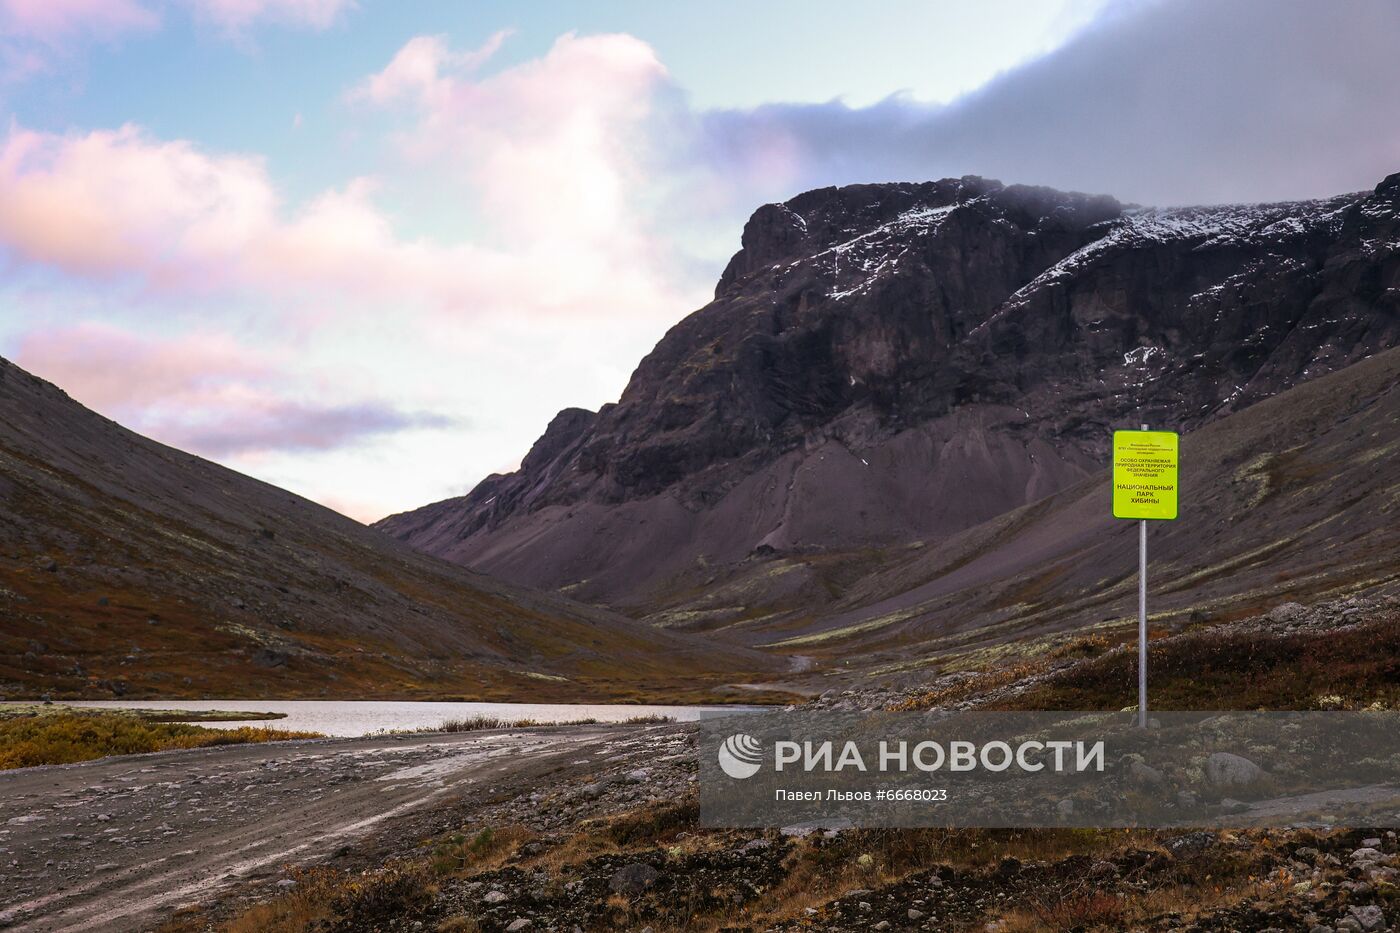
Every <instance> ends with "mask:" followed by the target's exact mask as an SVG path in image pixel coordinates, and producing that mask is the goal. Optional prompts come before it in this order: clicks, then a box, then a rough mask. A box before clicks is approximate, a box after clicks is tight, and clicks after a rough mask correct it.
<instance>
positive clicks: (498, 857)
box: [430, 826, 534, 876]
mask: <svg viewBox="0 0 1400 933" xmlns="http://www.w3.org/2000/svg"><path fill="white" fill-rule="evenodd" d="M532 838H534V834H533V833H531V832H530V831H529V830H527V829H523V828H521V827H518V826H507V827H504V828H502V829H495V828H493V827H490V826H488V827H485V828H483V829H479V830H476V831H475V832H465V833H457V834H455V835H452V836H449V837H448V838H447V839H445V840H443V842H442V843H441V844H440V845H439V846H438V847H437V848H436V849H435V850H434V851H433V856H432V859H431V861H430V865H431V869H432V873H433V874H434V875H438V876H441V875H465V874H471V873H472V872H478V871H488V870H490V869H492V868H496V867H498V866H500V865H501V864H502V863H503V862H505V861H506V860H507V859H509V858H510V857H511V856H513V855H515V853H516V851H517V850H519V848H520V847H521V846H522V845H524V844H525V843H526V842H528V841H529V840H530V839H532Z"/></svg>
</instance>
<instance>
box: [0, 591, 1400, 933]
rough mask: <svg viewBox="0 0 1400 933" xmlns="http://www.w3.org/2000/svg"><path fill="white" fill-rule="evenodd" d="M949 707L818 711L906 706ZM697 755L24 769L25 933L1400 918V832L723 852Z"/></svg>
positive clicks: (1344, 922) (1000, 682) (488, 748)
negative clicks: (705, 803)
mask: <svg viewBox="0 0 1400 933" xmlns="http://www.w3.org/2000/svg"><path fill="white" fill-rule="evenodd" d="M1395 608H1397V607H1396V601H1395V600H1394V599H1393V598H1389V597H1378V598H1374V599H1372V598H1360V597H1352V598H1346V599H1341V600H1335V601H1332V602H1329V603H1324V604H1320V605H1317V606H1314V607H1302V606H1298V605H1295V604H1284V605H1281V606H1278V607H1275V609H1274V610H1273V611H1271V612H1270V613H1269V614H1268V615H1266V616H1264V617H1260V618H1257V619H1249V620H1243V621H1239V622H1231V623H1228V624H1227V625H1221V626H1216V627H1214V628H1211V629H1208V630H1207V631H1206V632H1204V633H1203V632H1199V631H1191V632H1182V633H1179V634H1175V635H1168V636H1165V637H1163V638H1161V639H1157V640H1156V641H1154V646H1155V645H1157V644H1159V643H1171V642H1173V641H1174V640H1187V641H1189V640H1190V639H1192V638H1200V637H1202V635H1203V634H1219V633H1224V634H1225V635H1229V636H1230V637H1234V636H1238V635H1248V636H1250V637H1253V635H1262V636H1266V637H1273V636H1277V637H1278V638H1281V639H1288V638H1299V637H1316V638H1318V639H1321V640H1323V641H1327V642H1337V641H1340V640H1343V639H1345V638H1347V637H1352V636H1356V635H1357V634H1358V633H1360V634H1361V635H1365V633H1366V632H1367V631H1369V630H1368V629H1367V628H1366V626H1368V625H1375V624H1377V622H1376V620H1377V618H1378V617H1384V616H1385V615H1386V614H1387V613H1391V612H1392V611H1393V610H1394V609H1395ZM1114 650H1116V649H1114ZM1111 656H1112V651H1109V652H1107V653H1105V654H1100V655H1099V656H1098V657H1097V658H1080V659H1077V660H1076V659H1074V658H1070V657H1057V658H1055V659H1053V660H1052V661H1051V663H1050V665H1049V669H1048V670H1039V671H1037V672H1035V673H1033V674H1031V675H1027V677H1028V678H1029V679H1030V681H1031V683H1030V684H1029V686H1028V685H1027V684H1024V683H1021V682H1020V681H1021V680H1025V679H1027V678H1017V677H1012V678H1010V679H1008V678H1006V677H1002V676H1001V675H999V674H998V672H996V671H983V672H973V673H971V674H966V673H964V674H960V675H958V676H959V678H960V679H959V680H958V681H957V684H956V685H957V686H958V687H959V689H964V690H966V696H965V698H964V699H961V700H959V701H958V702H959V703H960V704H963V705H965V706H967V707H977V706H981V705H986V704H992V705H995V704H996V703H997V702H1001V701H1005V700H1006V698H1007V697H1016V696H1019V695H1022V694H1021V693H1020V692H1018V691H1025V690H1030V689H1032V688H1034V689H1040V688H1043V687H1044V686H1045V685H1046V684H1048V683H1054V682H1055V681H1056V678H1064V677H1067V676H1070V675H1071V674H1073V673H1074V672H1075V671H1077V670H1079V669H1080V668H1082V667H1084V666H1086V665H1092V664H1095V663H1099V662H1100V661H1101V660H1102V658H1104V657H1111ZM1013 669H1014V670H1019V668H1013ZM940 676H944V677H946V676H950V675H946V674H945V675H940ZM947 687H948V684H941V685H938V689H946V688H947ZM927 690H928V688H925V692H922V693H921V692H919V691H917V690H902V689H901V690H883V691H876V690H864V691H850V692H846V693H844V694H835V695H827V696H824V697H823V698H821V699H820V700H817V701H815V703H814V706H816V707H825V708H836V709H855V708H876V707H878V708H900V707H904V706H908V705H911V704H915V705H916V704H917V703H918V702H920V701H922V700H924V699H926V698H927V696H928V695H929V694H928V692H927ZM1025 695H1027V696H1034V695H1035V694H1033V693H1027V694H1025ZM1362 699H1364V697H1359V696H1358V697H1346V698H1342V701H1343V705H1351V706H1354V705H1356V703H1357V702H1360V700H1362ZM1321 705H1322V706H1324V707H1325V706H1326V704H1321ZM695 745H696V735H695V733H694V731H693V730H691V729H690V728H688V727H684V726H675V725H648V726H636V725H630V726H577V727H548V728H540V729H517V730H504V731H501V730H497V731H490V732H480V733H469V734H463V735H434V736H421V735H415V736H397V737H395V736H380V737H375V738H368V739H356V740H323V741H312V742H297V743H282V744H277V745H272V746H256V747H235V748H225V749H214V750H198V751H192V752H183V753H161V754H157V755H149V756H139V757H133V758H126V759H107V760H105V761H100V762H90V763H86V764H83V765H76V766H69V767H62V768H50V769H30V770H27V771H18V772H11V773H9V774H5V775H0V866H3V867H4V869H5V873H4V875H3V877H0V923H4V924H9V925H11V926H13V927H14V928H16V929H22V930H35V931H38V930H44V931H52V930H78V929H83V930H88V929H98V930H118V931H120V930H129V929H130V930H134V929H160V930H162V931H163V933H194V931H211V930H220V931H225V933H251V931H259V933H261V931H313V930H315V931H323V933H325V931H347V933H351V931H394V933H415V931H441V933H451V931H487V933H490V931H511V933H519V931H523V930H531V931H567V933H572V931H574V930H580V931H595V930H629V931H644V930H647V929H650V930H651V931H652V933H662V931H667V930H712V931H719V930H729V931H741V930H748V931H755V933H757V931H768V930H774V931H797V930H826V931H857V930H859V931H864V930H924V931H934V930H970V931H979V933H997V931H1000V933H1017V931H1031V930H1045V929H1049V930H1064V931H1070V930H1122V929H1140V930H1183V931H1185V930H1190V931H1201V933H1207V931H1209V933H1224V931H1236V930H1304V931H1315V933H1328V931H1376V930H1386V929H1390V926H1389V925H1390V924H1391V923H1393V922H1394V923H1400V887H1397V885H1396V880H1397V878H1400V839H1397V836H1396V834H1395V833H1394V832H1392V831H1388V830H1385V829H1374V830H1365V829H1361V830H1335V831H1334V830H1321V829H1296V830H1287V831H1250V832H1237V833H1231V832H1201V831H1193V832H1187V831H1175V832H1172V831H1129V830H1082V829H1081V830H1072V829H1064V830H1037V831H1013V830H859V829H828V830H816V831H810V830H808V831H800V832H799V831H791V832H781V831H767V832H761V831H738V830H706V829H702V828H700V827H699V825H698V804H697V794H696V786H695V785H696V782H697V758H696V748H695Z"/></svg>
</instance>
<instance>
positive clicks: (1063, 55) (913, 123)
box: [700, 0, 1400, 204]
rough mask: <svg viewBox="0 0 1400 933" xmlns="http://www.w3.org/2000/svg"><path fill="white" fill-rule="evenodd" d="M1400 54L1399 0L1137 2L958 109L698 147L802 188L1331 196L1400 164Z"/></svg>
mask: <svg viewBox="0 0 1400 933" xmlns="http://www.w3.org/2000/svg"><path fill="white" fill-rule="evenodd" d="M1397 49H1400V4H1397V3H1394V2H1392V0H1349V2H1347V3H1338V4H1332V3H1320V2H1312V0H1185V2H1170V3H1169V2H1125V3H1120V4H1119V5H1118V6H1116V7H1112V8H1110V9H1109V10H1108V11H1107V12H1106V13H1105V14H1104V15H1103V16H1102V17H1101V18H1100V19H1099V20H1098V21H1097V22H1096V23H1095V24H1094V25H1092V26H1091V27H1089V28H1088V29H1087V30H1086V31H1085V32H1083V33H1081V34H1080V35H1079V36H1077V37H1076V38H1075V39H1073V40H1072V41H1070V42H1069V43H1068V44H1066V45H1065V46H1063V47H1062V48H1060V49H1059V50H1058V51H1056V52H1054V53H1051V54H1050V55H1048V56H1046V57H1044V58H1041V59H1039V60H1037V61H1035V62H1032V63H1030V64H1027V65H1025V66H1022V67H1020V68H1017V69H1015V70H1013V71H1010V72H1007V73H1006V74H1003V75H1002V76H1000V77H999V78H997V79H995V80H994V81H992V82H990V83H989V84H988V85H986V86H984V87H983V88H982V89H980V90H979V91H977V92H976V93H974V94H972V95H969V96H967V97H965V98H963V99H961V100H959V101H957V102H955V103H953V104H951V105H947V106H929V105H925V104H921V103H919V102H917V101H913V100H910V99H908V98H901V97H894V98H890V99H888V100H885V101H883V102H881V103H878V104H875V105H873V106H870V107H863V108H851V107H847V106H845V105H844V104H841V103H840V102H833V103H827V104H813V105H807V104H803V105H796V104H794V105H784V104H778V105H769V106H764V107H760V108H757V109H754V110H747V111H719V112H711V113H708V114H705V115H703V116H702V117H700V121H701V126H702V132H701V136H702V140H703V141H702V143H701V147H702V148H701V152H702V158H704V159H706V160H708V161H710V162H711V164H712V165H713V166H715V167H717V168H719V169H720V170H721V171H729V172H731V173H732V174H733V175H735V176H736V177H741V178H742V177H748V178H753V177H755V174H756V173H755V166H759V167H762V166H769V165H774V164H778V165H784V164H785V165H787V166H788V167H789V172H790V174H789V176H788V178H787V179H786V183H787V186H788V191H787V193H789V194H791V193H795V192H796V191H799V190H802V189H805V188H811V187H818V186H822V185H830V184H846V183H851V182H860V181H885V180H912V179H917V180H922V179H928V178H938V177H944V176H957V175H964V174H978V175H985V176H990V177H997V178H1001V179H1002V180H1003V181H1007V182H1012V181H1015V182H1025V183H1036V184H1047V185H1052V186H1055V187H1059V188H1068V189H1076V190H1083V191H1092V192H1106V193H1111V194H1114V195H1117V196H1118V197H1120V198H1122V199H1124V200H1131V201H1138V202H1142V203H1152V204H1182V203H1208V202H1223V201H1267V200H1283V199H1292V198H1302V197H1319V196H1324V195H1329V194H1335V193H1339V192H1344V191H1353V190H1360V189H1363V188H1369V187H1372V186H1374V185H1375V184H1376V182H1378V181H1379V180H1380V179H1381V178H1383V177H1384V176H1385V175H1387V174H1390V173H1392V172H1396V171H1400V91H1398V90H1397V89H1400V52H1397ZM759 174H761V172H760V173H759ZM778 196H780V195H778V194H775V193H767V197H769V198H772V197H778Z"/></svg>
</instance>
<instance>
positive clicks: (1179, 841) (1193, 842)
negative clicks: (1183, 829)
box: [1166, 832, 1219, 858]
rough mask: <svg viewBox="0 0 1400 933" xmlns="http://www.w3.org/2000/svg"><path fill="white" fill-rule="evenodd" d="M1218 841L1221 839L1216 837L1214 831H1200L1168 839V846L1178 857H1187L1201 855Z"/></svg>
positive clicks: (1168, 849) (1169, 850)
mask: <svg viewBox="0 0 1400 933" xmlns="http://www.w3.org/2000/svg"><path fill="white" fill-rule="evenodd" d="M1218 843H1219V840H1218V839H1216V838H1215V834H1214V833H1207V832H1198V833H1187V834H1186V835H1184V836H1177V837H1176V838H1175V839H1168V840H1167V842H1166V846H1167V851H1168V852H1170V853H1171V854H1172V855H1175V856H1176V857H1177V858H1187V857H1189V856H1192V855H1200V854H1201V853H1202V852H1204V851H1206V850H1207V849H1209V848H1212V847H1213V846H1215V845H1216V844H1218Z"/></svg>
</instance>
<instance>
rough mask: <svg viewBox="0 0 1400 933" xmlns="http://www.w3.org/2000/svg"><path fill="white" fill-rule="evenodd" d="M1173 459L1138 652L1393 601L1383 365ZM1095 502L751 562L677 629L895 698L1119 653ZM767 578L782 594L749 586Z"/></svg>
mask: <svg viewBox="0 0 1400 933" xmlns="http://www.w3.org/2000/svg"><path fill="white" fill-rule="evenodd" d="M1181 457H1182V473H1181V502H1182V511H1181V516H1180V518H1179V519H1178V520H1176V521H1170V522H1153V523H1151V526H1150V528H1149V556H1150V566H1149V573H1148V580H1149V596H1150V599H1149V609H1150V611H1151V619H1152V628H1153V631H1154V633H1155V634H1168V633H1174V632H1183V631H1190V630H1194V629H1196V628H1206V627H1214V626H1216V625H1219V624H1221V623H1231V622H1235V621H1237V620H1241V619H1246V618H1250V617H1252V616H1257V615H1260V614H1263V613H1270V612H1272V611H1273V610H1276V609H1278V608H1279V607H1280V606H1283V605H1285V604H1291V603H1297V602H1300V603H1304V604H1315V603H1317V602H1319V601H1322V600H1328V599H1331V600H1341V599H1344V598H1349V597H1352V596H1354V595H1357V594H1387V593H1388V594H1400V469H1397V467H1396V462H1397V458H1400V347H1397V348H1393V349H1391V350H1387V351H1384V352H1382V353H1379V354H1377V355H1375V356H1374V357H1371V358H1369V359H1366V360H1362V361H1361V362H1358V363H1355V364H1353V365H1351V366H1348V367H1346V368H1344V369H1342V370H1340V371H1338V372H1335V373H1330V374H1327V375H1324V376H1320V377H1318V378H1317V379H1313V380H1309V381H1307V382H1305V383H1304V384H1302V385H1299V386H1296V387H1294V388H1292V389H1288V390H1286V391H1284V392H1282V393H1280V394H1279V395H1277V396H1275V397H1273V398H1270V399H1265V400H1263V401H1261V402H1259V403H1257V404H1255V405H1251V406H1250V407H1248V408H1246V409H1244V410H1243V411H1239V412H1236V413H1233V414H1231V415H1227V416H1225V417H1221V418H1218V419H1215V420H1212V421H1211V422H1210V423H1209V424H1206V425H1204V426H1202V427H1200V428H1197V429H1196V430H1194V431H1192V432H1190V433H1188V434H1186V435H1184V436H1183V437H1182V439H1181ZM1109 501H1110V483H1109V477H1108V474H1107V471H1100V472H1098V473H1097V474H1096V475H1094V476H1091V477H1087V478H1085V479H1084V480H1081V481H1080V482H1078V483H1076V484H1074V485H1072V486H1070V487H1068V488H1066V489H1064V490H1061V491H1060V492H1058V493H1056V494H1054V495H1052V496H1048V497H1046V498H1044V499H1041V500H1039V501H1037V502H1034V503H1031V504H1029V505H1026V506H1022V507H1021V508H1018V509H1013V510H1011V511H1009V512H1006V513H1004V514H1002V515H999V516H997V517H996V518H994V519H991V520H990V521H987V522H984V523H982V524H980V525H978V526H976V527H974V528H970V529H967V530H966V531H963V532H959V533H957V534H954V535H949V536H947V537H945V538H943V539H941V540H936V541H935V540H930V541H928V542H916V543H914V544H913V545H910V544H903V545H896V546H890V547H886V548H882V549H876V550H873V551H869V550H868V551H866V552H864V553H859V554H857V553H853V552H829V553H826V554H821V555H801V554H798V555H782V556H775V557H773V558H772V559H770V560H767V561H763V562H758V561H753V562H749V563H748V564H746V565H743V566H742V567H741V568H736V570H735V572H733V573H732V574H731V575H730V578H729V579H728V580H726V581H725V582H724V583H723V584H722V585H719V586H716V587H714V588H712V589H711V590H710V591H709V592H708V593H707V594H706V595H705V596H704V597H703V598H700V599H692V600H691V601H690V602H689V604H688V605H687V606H686V610H687V611H686V613H685V616H686V618H687V619H688V620H689V621H690V625H691V627H702V626H707V627H716V626H719V625H723V626H724V627H725V629H726V631H727V632H728V633H729V634H730V635H735V634H741V635H742V637H744V638H747V639H748V640H749V641H751V642H753V643H755V644H763V645H767V646H770V647H771V648H773V649H775V650H780V651H784V652H803V653H806V654H809V655H811V656H813V657H814V658H816V659H818V660H822V659H826V660H828V661H829V662H830V663H829V665H827V666H829V667H836V666H839V665H840V664H842V663H847V661H846V659H850V658H859V659H860V665H859V666H860V667H861V668H862V669H863V670H865V671H867V672H868V671H870V670H871V669H874V670H879V671H881V672H883V673H884V674H886V675H888V676H889V677H892V678H895V679H898V675H901V674H903V675H908V679H909V680H910V681H911V682H918V681H920V680H922V679H923V678H924V677H926V676H927V674H928V673H929V672H930V671H938V670H940V669H942V668H943V667H944V666H945V665H949V664H951V665H952V666H953V667H954V668H957V667H965V666H966V665H967V664H968V663H977V664H980V663H984V662H985V661H986V660H987V659H988V658H991V657H996V658H997V659H999V660H1000V661H1003V662H1004V661H1007V660H1008V659H1014V658H1015V657H1016V656H1017V655H1021V656H1023V657H1027V658H1030V657H1043V656H1044V653H1045V652H1047V651H1049V652H1054V650H1055V648H1056V646H1059V645H1062V644H1064V643H1065V642H1064V637H1065V636H1066V634H1067V633H1073V636H1074V637H1075V638H1082V637H1083V636H1084V635H1085V634H1089V635H1091V636H1097V637H1100V638H1103V639H1105V640H1106V643H1114V642H1116V641H1118V640H1121V639H1125V638H1126V639H1132V638H1134V637H1135V633H1136V623H1137V620H1136V610H1137V569H1138V552H1137V523H1136V522H1128V521H1120V520H1116V519H1114V518H1112V517H1111V515H1110V514H1109V506H1108V503H1109ZM833 564H834V565H835V566H837V567H838V568H843V569H845V570H849V569H850V567H851V566H853V565H854V566H859V569H860V574H859V577H858V578H856V579H852V580H850V581H849V583H848V584H847V585H845V586H844V587H841V588H840V589H839V592H835V593H833V592H832V590H835V589H836V588H835V587H820V586H816V585H814V584H815V583H817V582H820V581H822V580H823V578H824V575H829V573H830V571H828V570H827V567H828V566H829V565H833ZM775 578H776V579H785V580H787V581H788V584H787V586H786V587H785V588H777V587H772V586H769V585H765V584H766V583H767V581H770V580H773V579H775ZM799 594H800V595H799ZM756 605H757V606H762V607H763V611H762V612H761V613H755V612H753V608H752V607H754V606H756ZM740 606H744V607H745V611H744V612H740V611H738V609H739V607H740ZM1290 618H1291V616H1289V615H1288V614H1287V613H1285V614H1284V615H1282V616H1279V617H1277V618H1274V619H1273V621H1275V622H1278V623H1280V625H1282V624H1283V623H1287V622H1288V621H1290ZM954 658H958V659H960V660H958V661H956V662H954V661H952V659H954ZM977 658H981V659H982V661H981V662H969V659H977ZM1338 674H1339V676H1340V677H1341V678H1342V679H1345V673H1344V672H1338Z"/></svg>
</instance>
